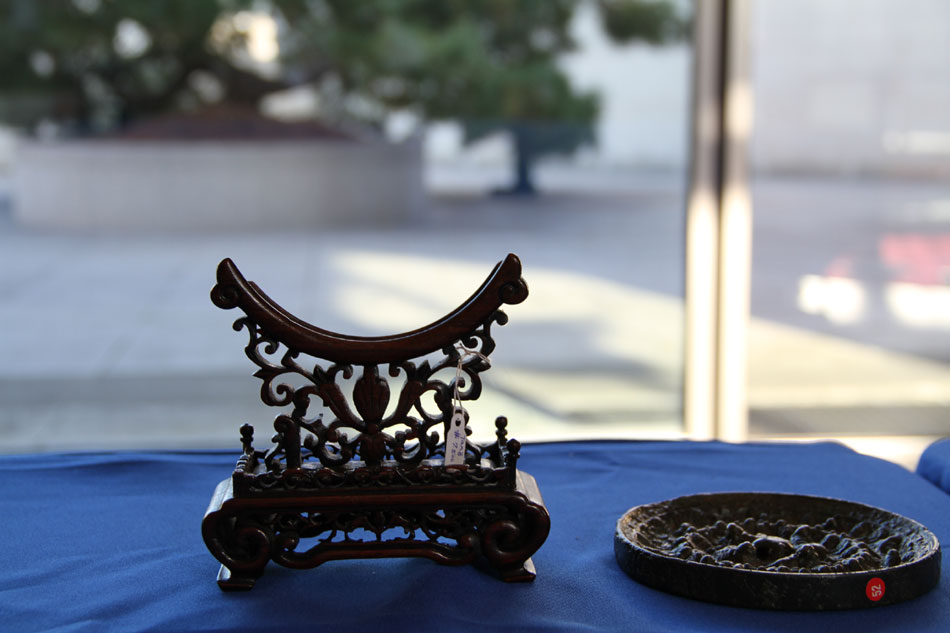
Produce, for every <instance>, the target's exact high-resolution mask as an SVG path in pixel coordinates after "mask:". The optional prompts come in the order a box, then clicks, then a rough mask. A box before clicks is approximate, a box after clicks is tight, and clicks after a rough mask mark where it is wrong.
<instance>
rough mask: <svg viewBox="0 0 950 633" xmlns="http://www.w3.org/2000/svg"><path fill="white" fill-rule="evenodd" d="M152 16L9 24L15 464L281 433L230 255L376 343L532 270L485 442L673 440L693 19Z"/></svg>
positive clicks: (77, 7) (575, 14) (197, 8)
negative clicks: (21, 454) (233, 298)
mask: <svg viewBox="0 0 950 633" xmlns="http://www.w3.org/2000/svg"><path fill="white" fill-rule="evenodd" d="M140 4H141V6H139V5H132V4H129V5H122V4H114V3H101V2H97V1H93V0H83V1H82V2H80V1H79V0H75V1H73V2H62V3H55V4H49V5H46V4H35V3H31V2H14V3H12V4H10V5H9V7H8V9H7V11H8V12H9V13H10V15H9V16H8V17H9V19H8V20H5V21H4V22H3V23H4V24H6V25H7V26H5V27H0V33H6V35H5V38H4V39H5V41H6V42H7V44H5V46H7V47H8V48H9V55H5V58H6V60H7V62H0V70H2V71H4V72H0V76H2V77H4V78H5V79H0V117H2V120H3V121H4V122H5V124H6V126H7V127H6V130H7V131H6V132H4V137H3V139H4V140H3V141H2V143H0V193H2V194H3V197H4V202H3V207H2V209H3V210H2V212H0V222H2V223H3V230H2V231H0V262H2V266H0V288H2V289H3V294H2V296H3V300H2V302H0V318H2V322H3V323H4V328H3V329H2V333H0V346H2V348H3V350H4V354H2V355H0V429H2V430H3V433H0V438H2V439H0V450H4V451H33V450H76V449H85V448H102V447H105V448H114V447H168V446H183V447H206V446H236V445H237V442H238V427H239V426H240V425H241V424H243V423H245V422H250V423H252V424H254V425H255V426H256V427H257V428H258V433H260V434H262V436H263V434H266V432H267V431H266V429H267V428H268V427H269V425H270V421H271V420H272V419H273V416H274V415H275V414H276V413H277V411H276V410H268V409H267V408H266V407H264V405H262V404H261V403H260V402H259V399H258V389H259V384H258V382H257V380H256V379H254V378H253V377H252V376H251V374H252V372H253V370H254V369H255V368H254V367H253V365H251V363H250V362H249V361H248V359H247V358H246V357H245V356H244V354H243V351H242V348H243V345H244V344H245V342H246V335H245V334H243V333H241V334H238V333H235V332H234V331H232V329H231V327H230V325H231V322H232V321H233V320H234V319H235V318H237V316H238V315H237V314H235V313H234V312H233V311H232V312H223V311H221V310H219V309H217V308H215V307H214V306H213V305H212V304H211V302H210V301H209V300H208V291H209V290H210V288H211V286H212V284H213V282H214V270H215V266H216V264H217V262H218V261H220V260H221V259H223V258H225V257H231V258H232V259H233V260H234V261H235V262H236V263H237V265H238V266H239V267H240V269H241V270H242V272H243V273H244V274H245V275H246V276H247V277H248V278H249V279H252V280H254V281H256V282H257V283H259V284H260V286H261V287H262V288H263V289H264V290H265V292H267V293H268V294H269V295H270V296H271V297H272V298H273V299H274V300H275V301H277V302H278V303H280V304H281V305H283V306H284V307H285V308H286V309H288V310H289V311H291V312H292V313H294V314H296V315H298V316H300V317H301V318H303V319H305V320H307V321H309V322H311V323H314V324H316V325H318V326H320V327H323V328H326V329H330V330H335V331H341V332H346V333H350V334H361V335H379V334H391V333H395V332H399V331H404V330H408V329H413V328H416V327H419V326H421V325H424V324H426V323H429V322H431V321H433V320H434V319H436V318H438V317H440V316H442V315H443V314H445V313H447V312H449V311H450V310H451V309H453V308H454V307H456V306H457V305H459V304H460V303H461V302H462V301H464V300H465V299H466V298H467V297H468V296H469V295H470V294H471V292H472V291H473V290H474V289H475V288H477V287H478V285H479V284H480V283H481V281H482V280H483V279H484V277H485V276H486V275H487V273H488V272H489V270H490V269H491V267H492V266H493V265H494V263H495V262H497V261H499V260H501V259H502V258H503V257H504V256H505V255H506V254H507V253H508V252H514V253H517V254H518V255H519V256H520V257H521V259H522V262H523V264H524V276H525V279H526V280H527V282H528V285H529V288H530V293H531V294H530V296H529V298H528V300H527V301H526V302H525V303H523V304H521V305H517V306H510V307H509V308H508V309H507V312H508V314H509V316H510V322H509V323H508V325H506V326H505V327H503V328H498V329H497V331H496V340H497V342H498V348H497V350H496V351H495V353H494V354H493V355H492V360H493V364H494V367H493V368H492V370H491V371H489V372H488V373H487V374H484V379H485V382H486V388H485V390H484V393H483V396H482V398H481V399H480V400H479V401H478V402H477V403H475V404H473V405H472V406H471V407H470V409H471V412H472V415H473V420H474V422H473V427H474V430H475V432H476V434H481V435H482V436H485V435H487V434H490V433H491V432H492V430H493V429H492V420H493V419H494V417H495V416H496V415H502V414H503V415H507V416H508V418H509V419H510V421H511V427H510V428H511V434H512V435H513V436H514V437H517V438H519V439H522V440H542V439H552V438H563V437H593V436H637V437H660V436H662V437H669V436H676V435H678V434H680V433H681V432H682V421H681V408H682V405H681V390H682V369H683V368H682V356H683V349H682V342H683V336H682V331H683V323H682V308H683V305H682V304H683V279H682V277H683V260H684V253H683V230H684V229H683V225H684V217H683V208H684V186H685V182H686V177H685V173H684V172H685V165H686V163H687V157H686V154H687V143H688V139H687V130H688V121H687V119H688V100H689V99H688V97H689V95H688V86H689V79H690V53H689V44H688V41H687V40H686V37H685V34H686V31H687V28H688V22H689V14H690V6H689V4H688V3H685V2H674V3H671V4H668V5H667V4H664V3H647V6H646V7H644V6H641V5H639V4H638V3H635V2H627V3H625V2H609V3H593V2H523V3H522V2H519V3H491V2H489V3H475V4H470V5H469V4H466V3H462V4H459V3H444V2H419V3H415V4H413V3H404V4H403V3H368V2H361V3H340V2H316V3H314V2H307V3H300V2H289V1H288V2H280V1H276V0H275V1H274V2H253V3H251V2H248V3H242V2H235V3H231V5H228V6H231V7H232V8H233V10H231V9H228V10H227V11H222V10H220V9H219V8H218V6H219V4H220V3H215V2H200V3H197V2H191V1H188V2H185V1H182V2H177V3H172V4H174V6H175V7H176V8H175V10H174V11H172V10H169V11H164V12H162V13H161V14H157V13H155V12H154V11H152V10H151V9H150V8H149V5H148V4H147V3H140ZM53 26H55V27H56V28H52V27H53ZM57 38H60V39H57ZM4 63H6V65H5V66H4V65H3V64H4ZM14 70H15V71H16V72H15V73H14ZM6 71H9V72H6ZM7 139H11V140H9V141H8V140H7Z"/></svg>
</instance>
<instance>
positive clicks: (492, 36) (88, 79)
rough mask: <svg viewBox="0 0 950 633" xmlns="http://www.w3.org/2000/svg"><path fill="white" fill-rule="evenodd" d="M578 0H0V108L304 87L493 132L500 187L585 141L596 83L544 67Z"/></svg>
mask: <svg viewBox="0 0 950 633" xmlns="http://www.w3.org/2000/svg"><path fill="white" fill-rule="evenodd" d="M582 1H583V0H373V1H370V0H361V1H358V2H354V1H352V0H269V1H265V0H121V1H120V0H44V1H43V2H35V1H33V0H6V1H5V2H4V3H3V4H2V5H0V6H5V11H4V13H5V15H2V14H0V78H2V79H0V82H2V83H0V91H2V92H0V95H2V99H0V117H2V118H4V119H5V120H6V121H7V122H9V123H11V124H14V125H20V126H22V127H25V128H27V129H31V130H32V129H35V128H36V126H37V124H39V123H40V122H42V121H52V122H55V123H56V124H58V125H59V126H60V127H61V128H63V129H65V130H67V131H68V132H69V133H73V134H95V133H103V132H110V131H114V130H116V129H118V128H121V127H123V126H125V125H128V124H129V123H132V122H135V121H136V120H140V119H142V118H147V117H150V116H154V115H156V114H159V113H165V112H169V111H174V110H189V109H196V108H199V107H201V106H202V105H203V104H209V103H215V102H225V103H238V104H249V105H254V106H256V105H257V104H258V103H259V101H260V99H261V98H262V97H264V96H266V95H268V94H271V93H274V92H276V91H279V90H282V89H285V88H288V87H292V86H300V85H310V86H313V87H314V88H315V90H316V92H317V94H318V95H319V99H320V112H321V115H322V117H323V118H324V119H336V121H337V122H340V121H341V120H358V121H360V122H362V123H364V124H367V123H368V124H370V125H375V126H379V125H381V124H382V123H383V122H384V121H385V118H386V117H387V116H388V115H389V114H390V113H391V112H393V111H396V110H403V111H407V112H410V113H412V114H414V115H415V116H416V117H418V119H419V120H440V119H452V120H457V121H459V122H461V123H462V125H463V127H464V131H465V140H466V142H470V141H473V140H475V139H478V138H481V137H484V136H486V135H488V134H491V133H494V132H496V131H499V130H504V131H508V132H509V133H510V134H511V136H512V138H513V141H514V147H515V150H516V154H517V177H516V181H515V184H514V186H513V188H512V191H514V192H518V193H528V192H532V191H534V187H533V184H532V181H531V167H532V165H533V164H534V163H535V161H536V160H537V158H538V157H539V156H542V155H545V154H550V153H571V152H573V151H574V150H576V149H577V148H578V147H579V146H580V145H581V144H583V143H586V142H592V141H593V123H594V121H595V120H596V117H597V113H598V100H597V95H595V94H593V93H589V92H581V91H578V90H576V89H574V88H573V87H572V86H571V85H570V82H569V81H568V79H567V77H566V76H565V75H564V73H563V72H562V71H561V70H560V69H559V67H558V65H557V58H558V55H560V54H562V53H565V52H568V51H570V50H571V49H572V48H573V47H574V42H573V41H572V40H571V37H570V33H569V25H570V21H571V18H572V16H573V14H574V11H575V9H576V8H577V6H578V5H579V4H580V3H581V2H582ZM588 1H589V2H591V3H592V4H594V5H596V6H597V7H598V9H599V10H600V15H601V17H602V21H603V25H604V29H605V31H606V32H607V33H608V35H609V36H610V37H611V38H612V39H613V40H614V41H617V42H628V41H631V40H641V41H645V42H648V43H653V44H658V43H662V42H666V41H670V40H674V39H677V38H681V37H684V36H685V33H686V30H687V28H686V26H687V25H686V23H685V20H684V19H683V18H682V17H681V16H680V14H679V12H678V11H677V8H676V5H675V4H673V3H670V2H666V1H662V0H588ZM262 16H263V19H262ZM268 26H270V36H271V39H272V41H271V42H270V43H269V42H268V40H267V37H268V32H267V28H266V27H268ZM275 36H276V37H275ZM262 37H263V39H262Z"/></svg>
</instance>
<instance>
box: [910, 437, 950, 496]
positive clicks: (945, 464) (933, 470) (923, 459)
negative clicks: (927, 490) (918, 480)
mask: <svg viewBox="0 0 950 633" xmlns="http://www.w3.org/2000/svg"><path fill="white" fill-rule="evenodd" d="M917 474H918V475H920V476H921V477H923V478H924V479H926V480H927V481H929V482H930V483H932V484H933V485H935V486H937V487H938V488H940V489H941V490H943V491H944V492H946V493H948V494H950V438H944V439H942V440H937V441H936V442H934V443H933V444H931V445H930V446H928V447H927V449H926V450H925V451H924V453H923V455H921V456H920V462H919V463H918V464H917Z"/></svg>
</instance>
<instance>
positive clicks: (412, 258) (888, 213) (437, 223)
mask: <svg viewBox="0 0 950 633" xmlns="http://www.w3.org/2000/svg"><path fill="white" fill-rule="evenodd" d="M546 177H547V178H548V189H549V193H548V194H547V195H545V196H543V197H540V198H538V199H535V200H521V199H505V198H488V197H485V196H484V195H481V194H477V193H472V192H464V191H462V192H459V190H456V193H454V194H448V193H446V192H445V191H444V189H443V191H442V192H441V193H440V194H439V195H437V196H434V197H433V198H432V199H431V200H430V202H429V207H428V209H427V210H426V212H425V214H423V217H421V218H420V220H419V222H418V223H417V224H416V225H413V226H405V227H399V228H390V229H374V230H356V229H354V230H335V231H327V232H313V233H305V234H304V233H295V234H282V233H272V234H262V235H240V234H207V235H187V236H180V235H164V236H162V235H145V236H143V235H82V234H71V235H67V234H56V233H40V232H35V231H31V230H27V229H23V228H20V227H17V226H15V225H14V224H13V223H12V222H11V221H10V220H9V218H7V219H6V220H3V221H2V226H0V297H3V299H2V301H0V322H2V323H3V328H2V329H0V349H2V350H3V352H2V353H0V450H5V451H18V450H69V449H76V448H94V447H123V446H143V445H144V446H154V447H159V446H165V447H167V446H235V445H236V443H237V439H236V429H237V427H238V426H239V425H240V424H241V423H242V422H245V421H250V422H252V423H255V424H257V425H258V426H259V428H260V427H261V426H266V425H267V423H268V421H269V420H270V419H272V417H273V412H271V411H266V410H265V407H263V406H262V405H260V403H259V402H256V395H255V391H256V388H257V386H256V384H255V382H254V379H253V378H251V377H250V373H251V365H250V363H249V362H248V361H247V359H246V358H245V357H244V355H243V353H242V346H243V335H241V334H237V333H235V332H233V331H232V330H231V328H230V323H231V321H232V320H233V319H234V318H235V316H236V315H235V314H233V313H225V312H223V311H221V310H218V309H217V308H215V307H214V306H212V305H211V303H210V301H209V300H208V290H209V289H210V287H211V285H212V284H213V274H214V267H215V265H216V263H217V262H218V261H219V260H220V259H222V258H223V257H232V258H233V259H234V260H235V261H236V262H237V263H238V265H239V266H240V267H241V269H242V270H243V271H244V273H245V274H246V275H247V276H248V277H249V278H251V279H254V280H255V281H257V282H258V283H260V285H261V286H262V287H263V288H265V290H267V292H268V293H269V294H270V295H271V296H272V297H274V298H275V299H276V300H277V301H278V302H280V303H282V304H283V305H285V307H287V308H288V309H289V310H290V311H292V312H294V313H296V314H299V315H301V316H302V317H303V318H305V319H307V320H309V321H311V322H315V323H318V324H319V325H321V326H323V327H326V328H329V329H331V330H338V331H344V332H350V333H355V334H382V333H391V332H393V331H399V330H404V329H410V328H413V327H417V326H419V325H421V324H423V323H427V322H429V321H431V320H433V319H434V318H437V317H438V316H441V315H442V314H444V313H445V312H447V311H448V310H450V309H451V308H453V307H455V305H457V304H458V303H460V302H461V301H462V300H464V299H465V298H466V297H467V296H468V294H470V292H471V290H472V289H473V288H475V287H476V286H477V285H478V284H479V283H480V282H481V280H482V279H483V278H484V276H485V274H487V272H488V270H489V269H490V267H491V265H492V264H493V263H494V262H495V261H497V260H498V259H500V258H501V257H503V256H504V254H505V253H507V252H509V251H511V252H517V253H518V254H519V255H521V257H522V259H523V261H524V263H525V277H526V279H527V280H528V283H529V286H530V288H531V298H530V299H529V301H528V302H526V303H525V304H522V305H520V306H514V307H512V308H511V309H510V310H509V313H510V316H511V322H510V324H509V325H507V326H506V327H505V328H502V329H501V330H500V331H499V332H498V337H497V338H498V342H499V347H498V350H497V352H496V353H495V355H494V356H493V358H494V359H495V361H496V363H495V365H496V367H495V368H493V369H492V371H491V372H489V375H492V379H491V380H490V381H489V385H488V388H487V389H486V396H485V397H484V398H483V401H480V402H479V403H478V407H473V414H474V415H476V416H481V417H485V418H486V419H491V418H492V417H493V416H494V415H496V414H498V413H506V414H508V415H509V417H510V418H511V419H512V421H513V422H512V424H513V428H514V429H517V433H516V434H517V436H518V437H519V438H526V439H538V438H542V437H549V436H556V437H570V436H584V435H589V434H592V433H596V434H607V435H615V436H631V435H632V436H638V437H653V436H661V435H668V434H671V433H676V432H677V431H678V429H679V418H680V411H679V408H680V400H679V390H680V380H681V372H682V366H681V358H682V340H681V332H682V264H681V262H682V258H683V248H682V235H683V226H682V214H681V212H680V211H679V210H680V209H681V208H682V187H681V185H682V179H681V177H680V176H678V175H670V174H664V173H644V174H639V175H636V176H634V177H630V176H629V175H628V174H623V175H617V174H606V175H604V174H601V175H599V176H598V177H599V178H601V180H602V182H595V183H594V184H595V185H596V186H592V185H590V184H589V182H590V181H589V180H588V181H581V182H579V183H578V182H572V181H571V180H570V178H569V177H567V175H565V177H564V178H560V179H559V178H558V174H557V173H556V172H553V173H548V174H547V175H546ZM584 182H587V183H588V185H587V186H586V187H585V186H583V185H584ZM559 185H560V186H559ZM945 189H946V188H941V187H938V186H937V185H934V184H932V183H930V184H928V183H890V184H884V185H882V184H881V183H877V182H862V181H841V180H838V181H814V180H811V181H805V180H785V179H782V180H775V179H773V180H769V181H766V180H761V181H760V186H759V187H758V191H757V202H758V203H759V207H758V209H757V217H756V221H757V224H756V254H755V273H754V276H753V287H754V294H753V313H754V316H756V317H757V318H755V319H754V321H753V326H752V332H751V336H752V343H753V344H752V352H751V359H750V362H751V368H752V373H751V382H752V385H751V392H750V400H751V404H752V407H753V411H752V413H753V416H752V430H753V431H754V432H755V433H757V434H759V435H772V436H781V435H785V434H791V433H804V434H806V435H811V434H827V433H828V431H829V430H832V431H833V432H834V433H835V434H839V435H847V434H854V433H856V432H859V431H862V430H863V431H865V432H866V431H868V430H873V432H874V433H875V434H895V433H897V434H902V435H908V436H918V437H929V436H931V435H939V434H945V433H946V432H947V429H948V425H947V424H945V423H944V421H943V418H944V416H943V413H942V412H943V410H944V408H945V407H946V405H947V404H948V403H950V369H948V368H947V366H946V361H947V360H948V359H950V344H948V337H947V334H946V332H943V331H939V330H934V331H914V330H909V329H908V328H906V327H892V326H893V324H889V321H888V320H886V319H879V318H876V317H874V318H869V320H867V321H865V322H863V325H858V326H854V327H848V328H843V327H840V326H836V325H834V324H830V323H828V322H827V321H826V320H824V319H823V318H822V317H816V316H812V315H804V314H802V313H801V312H800V311H799V310H798V309H797V307H796V306H795V303H794V302H795V298H796V296H797V294H796V292H797V291H796V288H797V283H798V281H799V278H800V277H801V275H804V274H807V273H810V272H819V273H820V272H822V270H823V269H824V267H825V266H826V261H827V260H829V258H833V257H834V256H835V255H836V254H837V253H838V251H841V250H843V251H845V252H851V251H854V250H861V252H865V253H866V252H867V251H868V247H866V244H867V243H868V242H869V241H870V243H874V241H875V239H876V236H877V235H878V234H879V233H880V231H881V230H882V229H881V227H882V226H884V224H886V223H884V222H883V220H882V218H891V219H893V217H896V218H898V219H901V218H903V220H904V221H906V222H910V221H912V220H913V217H915V216H914V215H913V214H914V213H917V214H918V215H919V214H920V213H923V211H921V209H923V210H924V211H926V210H927V209H930V208H931V207H933V205H935V204H938V203H939V201H940V200H944V199H946V198H950V196H948V195H947V192H946V190H945ZM809 191H810V192H811V193H809ZM928 205H930V206H928ZM937 208H939V205H938V207H937ZM915 210H916V211H915ZM868 218H873V221H871V220H868V221H865V220H867V219H868ZM908 218H910V220H908ZM914 226H915V227H917V228H919V227H920V226H921V225H920V222H919V221H918V223H917V224H916V225H914ZM926 228H927V230H930V231H934V230H940V228H941V227H940V225H939V224H938V223H934V222H931V223H930V224H927V225H926ZM862 249H863V250H862ZM872 250H873V249H872ZM872 316H873V315H872ZM857 405H861V407H863V408H858V407H857ZM909 414H910V415H909Z"/></svg>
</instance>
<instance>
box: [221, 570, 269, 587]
mask: <svg viewBox="0 0 950 633" xmlns="http://www.w3.org/2000/svg"><path fill="white" fill-rule="evenodd" d="M263 572H264V570H263V569H262V570H261V573H260V574H257V575H253V574H249V573H247V572H241V573H240V574H238V575H235V574H232V573H231V570H230V569H228V568H227V567H225V566H224V565H221V569H219V570H218V586H219V587H221V589H222V590H223V591H249V590H250V589H253V588H254V583H255V582H257V579H258V578H260V577H261V574H262V573H263Z"/></svg>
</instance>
